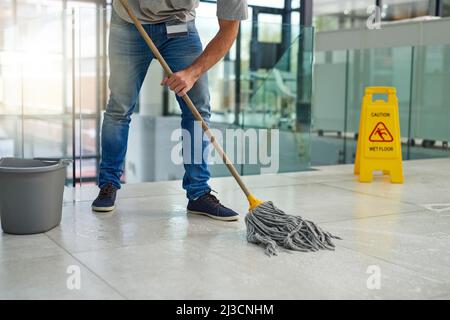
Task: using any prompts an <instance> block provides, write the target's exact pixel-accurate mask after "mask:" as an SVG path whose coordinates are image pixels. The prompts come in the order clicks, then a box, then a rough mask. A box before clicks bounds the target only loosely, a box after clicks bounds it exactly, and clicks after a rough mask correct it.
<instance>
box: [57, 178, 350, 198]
mask: <svg viewBox="0 0 450 320" xmlns="http://www.w3.org/2000/svg"><path fill="white" fill-rule="evenodd" d="M283 178H288V180H295V179H297V178H294V177H284V176H283ZM350 180H351V179H350V178H349V179H333V180H329V181H302V182H298V183H289V182H286V184H280V185H276V186H262V187H253V188H252V189H253V190H261V189H271V188H278V187H290V186H302V185H308V184H310V185H311V184H322V183H326V182H338V181H350ZM148 183H149V184H151V183H152V182H148ZM170 188H171V193H166V194H157V195H153V194H152V195H150V194H149V195H142V196H126V197H118V198H117V200H123V199H143V198H154V197H162V196H166V195H167V196H176V195H181V194H184V191H182V190H178V189H176V188H175V187H170ZM238 190H240V189H239V186H238V185H237V184H236V185H235V186H233V187H231V186H230V187H225V188H224V189H222V191H227V192H229V191H238ZM119 192H120V191H119ZM93 200H94V199H86V200H75V203H84V202H91V201H93ZM72 203H73V200H69V201H66V202H65V203H64V205H71V204H72Z"/></svg>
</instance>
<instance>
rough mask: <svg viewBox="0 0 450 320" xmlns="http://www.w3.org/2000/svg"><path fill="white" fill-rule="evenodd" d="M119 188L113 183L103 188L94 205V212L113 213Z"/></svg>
mask: <svg viewBox="0 0 450 320" xmlns="http://www.w3.org/2000/svg"><path fill="white" fill-rule="evenodd" d="M116 193H117V188H116V187H114V186H113V185H112V184H111V183H109V184H107V185H106V186H105V187H103V188H101V190H100V193H99V194H98V197H97V199H95V200H94V202H93V203H92V210H94V211H100V212H108V211H112V210H114V208H115V205H114V202H115V201H116Z"/></svg>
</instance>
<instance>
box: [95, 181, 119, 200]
mask: <svg viewBox="0 0 450 320" xmlns="http://www.w3.org/2000/svg"><path fill="white" fill-rule="evenodd" d="M114 191H116V188H115V187H114V186H113V185H112V184H108V185H107V186H106V187H104V188H102V189H101V190H100V195H99V196H100V198H102V199H105V198H111V197H112V195H113V194H114Z"/></svg>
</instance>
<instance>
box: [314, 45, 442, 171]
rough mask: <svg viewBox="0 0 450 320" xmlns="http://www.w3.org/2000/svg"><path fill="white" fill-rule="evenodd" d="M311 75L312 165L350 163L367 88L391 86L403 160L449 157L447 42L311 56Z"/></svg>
mask: <svg viewBox="0 0 450 320" xmlns="http://www.w3.org/2000/svg"><path fill="white" fill-rule="evenodd" d="M314 74H315V79H314V86H315V91H314V92H315V94H314V98H313V130H312V138H311V139H312V151H311V153H312V155H311V156H312V159H313V164H314V163H316V164H338V163H353V161H354V158H355V152H356V141H357V137H358V130H359V128H358V126H359V115H360V110H361V101H362V97H363V95H364V90H365V88H366V87H367V86H393V87H396V89H397V96H398V100H399V115H400V129H401V139H402V149H403V159H404V160H410V159H426V158H435V157H450V149H449V147H448V141H450V104H449V101H450V96H449V90H448V81H449V80H450V44H442V45H426V46H410V47H389V48H372V49H352V50H337V51H322V52H316V62H315V65H314ZM315 159H319V162H315V161H314V160H315Z"/></svg>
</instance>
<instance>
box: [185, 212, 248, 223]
mask: <svg viewBox="0 0 450 320" xmlns="http://www.w3.org/2000/svg"><path fill="white" fill-rule="evenodd" d="M187 212H188V213H190V214H196V215H199V216H206V217H208V218H211V219H214V220H220V221H237V220H239V216H233V217H218V216H214V215H212V214H209V213H205V212H200V211H192V210H187Z"/></svg>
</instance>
